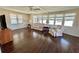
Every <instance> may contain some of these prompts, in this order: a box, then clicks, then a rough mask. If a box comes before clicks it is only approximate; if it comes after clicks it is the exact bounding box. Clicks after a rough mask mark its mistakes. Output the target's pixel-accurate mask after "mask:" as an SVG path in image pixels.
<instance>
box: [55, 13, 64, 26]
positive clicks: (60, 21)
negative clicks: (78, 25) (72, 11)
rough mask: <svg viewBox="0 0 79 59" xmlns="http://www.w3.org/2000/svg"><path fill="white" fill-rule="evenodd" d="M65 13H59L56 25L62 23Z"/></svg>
mask: <svg viewBox="0 0 79 59" xmlns="http://www.w3.org/2000/svg"><path fill="white" fill-rule="evenodd" d="M62 20H63V15H62V14H57V15H56V19H55V25H62Z"/></svg>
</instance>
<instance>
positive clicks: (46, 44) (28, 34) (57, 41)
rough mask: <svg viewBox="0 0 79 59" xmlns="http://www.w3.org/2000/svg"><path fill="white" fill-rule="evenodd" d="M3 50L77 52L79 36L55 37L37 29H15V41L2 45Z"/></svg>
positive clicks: (78, 49)
mask: <svg viewBox="0 0 79 59" xmlns="http://www.w3.org/2000/svg"><path fill="white" fill-rule="evenodd" d="M1 50H2V52H5V53H7V52H10V53H73V52H74V53H77V52H79V38H74V37H71V36H68V35H64V37H59V38H53V37H52V36H49V35H43V34H42V33H41V32H38V31H35V30H26V29H19V30H15V31H13V42H12V41H11V42H9V43H7V44H5V45H2V46H1Z"/></svg>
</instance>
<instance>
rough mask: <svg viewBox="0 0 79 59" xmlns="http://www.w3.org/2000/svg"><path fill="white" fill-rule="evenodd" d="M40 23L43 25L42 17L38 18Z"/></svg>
mask: <svg viewBox="0 0 79 59" xmlns="http://www.w3.org/2000/svg"><path fill="white" fill-rule="evenodd" d="M38 23H42V16H41V15H40V16H38Z"/></svg>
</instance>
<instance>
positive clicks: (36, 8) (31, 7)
mask: <svg viewBox="0 0 79 59" xmlns="http://www.w3.org/2000/svg"><path fill="white" fill-rule="evenodd" d="M29 10H30V11H40V10H41V8H40V7H37V6H29Z"/></svg>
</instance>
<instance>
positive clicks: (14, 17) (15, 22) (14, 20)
mask: <svg viewBox="0 0 79 59" xmlns="http://www.w3.org/2000/svg"><path fill="white" fill-rule="evenodd" d="M10 19H11V24H17V17H16V15H14V14H10Z"/></svg>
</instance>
